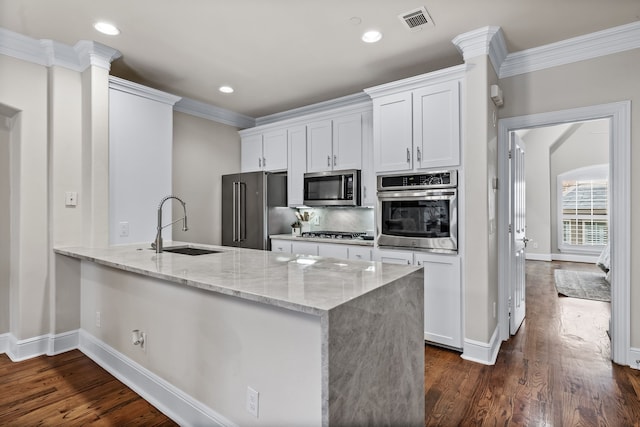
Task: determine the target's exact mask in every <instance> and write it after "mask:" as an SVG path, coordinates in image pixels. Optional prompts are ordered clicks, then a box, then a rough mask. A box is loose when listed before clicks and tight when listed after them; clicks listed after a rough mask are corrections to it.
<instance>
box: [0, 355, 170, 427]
mask: <svg viewBox="0 0 640 427" xmlns="http://www.w3.org/2000/svg"><path fill="white" fill-rule="evenodd" d="M175 425H177V424H176V423H174V422H173V421H171V420H170V419H169V418H167V417H166V416H165V415H164V414H162V413H161V412H159V411H158V410H157V409H156V408H154V407H153V406H151V405H150V404H149V403H147V402H146V401H145V400H144V399H142V398H141V397H140V396H138V395H137V394H136V393H134V392H133V391H132V390H131V389H129V388H128V387H126V386H125V385H124V384H122V383H121V382H120V381H118V380H117V379H115V378H114V377H113V376H111V375H110V374H109V373H108V372H107V371H105V370H104V369H102V368H101V367H99V366H98V365H97V364H95V363H94V362H93V361H92V360H91V359H89V358H88V357H87V356H85V355H84V354H82V353H81V352H80V351H78V350H73V351H69V352H66V353H62V354H59V355H57V356H53V357H49V356H40V357H36V358H33V359H29V360H26V361H23V362H17V363H13V362H11V360H10V359H9V358H8V357H7V355H6V354H0V426H16V427H23V426H175Z"/></svg>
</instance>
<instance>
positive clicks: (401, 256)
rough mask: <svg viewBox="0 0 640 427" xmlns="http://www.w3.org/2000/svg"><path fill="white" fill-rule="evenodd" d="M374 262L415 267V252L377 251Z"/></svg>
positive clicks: (374, 253)
mask: <svg viewBox="0 0 640 427" xmlns="http://www.w3.org/2000/svg"><path fill="white" fill-rule="evenodd" d="M373 260H374V261H379V262H385V263H389V264H404V265H413V252H406V251H392V250H387V249H375V250H374V251H373Z"/></svg>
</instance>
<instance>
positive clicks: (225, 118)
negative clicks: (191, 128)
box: [173, 98, 256, 129]
mask: <svg viewBox="0 0 640 427" xmlns="http://www.w3.org/2000/svg"><path fill="white" fill-rule="evenodd" d="M173 109H174V110H175V111H179V112H181V113H185V114H190V115H192V116H196V117H200V118H202V119H207V120H211V121H214V122H218V123H222V124H225V125H229V126H235V127H237V128H240V129H245V128H250V127H254V126H255V125H256V120H255V119H254V118H253V117H249V116H245V115H244V114H240V113H236V112H234V111H231V110H226V109H224V108H221V107H216V106H215V105H211V104H206V103H204V102H200V101H196V100H194V99H190V98H182V99H181V100H180V101H178V102H177V103H176V105H174V107H173Z"/></svg>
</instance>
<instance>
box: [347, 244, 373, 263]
mask: <svg viewBox="0 0 640 427" xmlns="http://www.w3.org/2000/svg"><path fill="white" fill-rule="evenodd" d="M349 259H355V260H360V261H371V248H370V247H368V246H349Z"/></svg>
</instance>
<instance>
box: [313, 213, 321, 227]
mask: <svg viewBox="0 0 640 427" xmlns="http://www.w3.org/2000/svg"><path fill="white" fill-rule="evenodd" d="M313 225H320V216H318V215H316V216H314V217H313Z"/></svg>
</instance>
